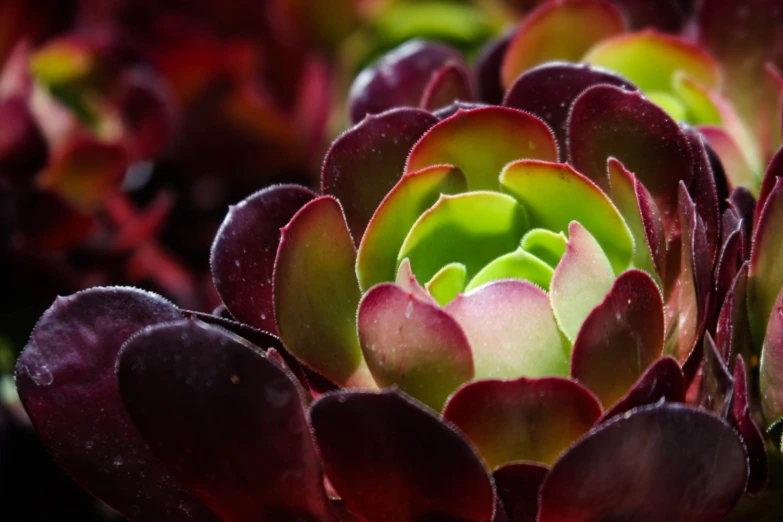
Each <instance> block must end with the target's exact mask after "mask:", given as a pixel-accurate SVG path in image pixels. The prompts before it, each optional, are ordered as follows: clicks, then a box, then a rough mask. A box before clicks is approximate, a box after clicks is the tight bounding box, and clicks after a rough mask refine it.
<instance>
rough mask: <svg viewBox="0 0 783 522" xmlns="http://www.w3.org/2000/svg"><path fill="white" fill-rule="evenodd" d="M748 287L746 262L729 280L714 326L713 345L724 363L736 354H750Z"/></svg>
mask: <svg viewBox="0 0 783 522" xmlns="http://www.w3.org/2000/svg"><path fill="white" fill-rule="evenodd" d="M747 289H748V262H747V261H746V262H745V264H744V265H742V267H741V268H740V269H739V271H737V275H736V276H735V277H734V280H733V281H732V282H731V286H730V287H729V288H728V290H727V292H726V295H725V298H724V299H723V305H722V306H721V309H720V313H719V314H718V323H717V326H716V328H715V345H716V346H717V347H718V352H719V353H720V354H721V356H722V357H723V360H724V362H725V363H726V364H729V363H730V361H732V360H733V359H734V357H736V356H737V355H738V354H750V353H751V352H750V350H751V342H750V324H749V322H748V310H747V308H746V307H745V302H746V296H747V293H746V292H747Z"/></svg>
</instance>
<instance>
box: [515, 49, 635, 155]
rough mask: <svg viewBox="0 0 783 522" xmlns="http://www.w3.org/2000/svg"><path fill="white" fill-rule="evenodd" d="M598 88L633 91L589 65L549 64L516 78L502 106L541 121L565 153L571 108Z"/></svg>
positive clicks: (619, 79) (621, 80)
mask: <svg viewBox="0 0 783 522" xmlns="http://www.w3.org/2000/svg"><path fill="white" fill-rule="evenodd" d="M600 84H607V85H615V86H617V87H620V88H622V89H625V90H628V91H633V90H636V87H635V86H634V85H633V84H632V83H631V82H629V81H628V80H626V79H625V78H623V77H621V76H619V75H617V74H614V73H612V72H610V71H606V70H603V69H599V68H597V67H593V66H592V65H590V64H586V63H583V64H577V63H568V62H551V63H545V64H541V65H539V66H537V67H534V68H533V69H530V70H529V71H527V72H525V73H524V74H522V75H521V76H519V77H518V78H517V79H516V81H514V83H513V84H512V85H511V86H510V87H509V89H508V92H507V93H506V97H505V99H504V100H503V105H506V106H508V107H513V108H515V109H519V110H523V111H525V112H529V113H530V114H532V115H533V116H538V117H539V118H541V119H542V120H543V121H544V123H546V124H547V125H549V127H550V128H551V129H552V131H553V132H554V133H555V137H556V138H557V143H558V145H560V150H563V151H565V150H566V146H567V144H568V136H567V132H568V129H567V123H568V113H569V112H570V111H571V105H572V104H573V102H574V100H575V99H576V98H577V97H578V96H579V95H580V94H582V92H583V91H584V90H585V89H587V88H588V87H592V86H593V85H600Z"/></svg>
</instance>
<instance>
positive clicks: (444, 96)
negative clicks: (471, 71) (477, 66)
mask: <svg viewBox="0 0 783 522" xmlns="http://www.w3.org/2000/svg"><path fill="white" fill-rule="evenodd" d="M472 100H473V93H472V89H471V87H470V78H468V71H467V70H466V69H465V68H464V67H462V66H461V65H459V64H456V63H451V62H450V63H447V64H446V65H444V66H443V67H441V68H440V69H438V70H437V71H435V73H433V75H432V78H430V81H429V82H428V83H427V86H426V87H425V88H424V93H423V94H422V96H421V107H422V108H424V109H427V110H430V111H434V110H436V109H440V108H442V107H447V106H448V105H450V104H452V103H454V102H457V101H466V102H469V101H472Z"/></svg>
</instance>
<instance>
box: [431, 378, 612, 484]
mask: <svg viewBox="0 0 783 522" xmlns="http://www.w3.org/2000/svg"><path fill="white" fill-rule="evenodd" d="M600 416H601V405H600V404H599V403H598V401H597V400H596V398H595V397H594V396H593V394H592V393H590V392H589V391H588V390H587V389H586V388H584V387H583V386H581V385H579V384H577V383H575V382H574V381H570V380H567V379H561V378H558V377H549V378H543V379H526V378H524V377H523V378H521V379H517V380H513V381H496V380H482V381H477V382H472V383H470V384H467V385H465V386H463V387H462V388H460V389H459V391H457V393H455V394H454V396H453V397H451V398H450V399H449V402H448V403H447V404H446V408H445V409H444V410H443V418H444V419H446V420H448V421H449V422H451V423H453V424H454V425H455V426H457V427H458V428H459V429H460V430H461V431H462V433H464V434H465V435H466V436H467V437H468V439H470V441H471V442H473V444H475V446H476V448H478V451H479V453H480V454H481V456H482V457H483V459H484V462H485V463H486V464H487V467H488V468H489V469H492V470H494V469H495V468H497V467H498V466H501V465H503V464H508V463H510V462H513V461H520V460H524V461H533V462H538V463H541V464H546V465H551V464H552V462H554V461H555V459H556V458H557V457H558V455H560V454H561V453H562V452H563V451H564V450H565V449H566V448H568V446H570V445H571V443H573V442H574V441H575V440H577V439H578V438H579V437H581V436H582V435H583V434H585V433H587V431H588V430H589V429H590V428H591V427H592V425H593V424H594V423H595V421H596V420H598V417H600Z"/></svg>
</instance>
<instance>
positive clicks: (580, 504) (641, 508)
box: [538, 403, 747, 522]
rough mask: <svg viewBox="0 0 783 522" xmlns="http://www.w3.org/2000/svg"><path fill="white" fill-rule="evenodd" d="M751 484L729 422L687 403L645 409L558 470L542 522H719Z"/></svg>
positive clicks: (610, 427)
mask: <svg viewBox="0 0 783 522" xmlns="http://www.w3.org/2000/svg"><path fill="white" fill-rule="evenodd" d="M746 478H747V468H746V463H745V450H744V449H743V447H742V443H741V442H740V440H739V439H738V438H737V436H736V435H735V434H734V432H733V431H732V429H731V428H730V427H729V426H728V425H727V424H726V423H725V422H723V421H722V420H720V419H718V418H717V417H715V416H713V415H711V414H709V413H706V412H703V411H700V410H698V409H695V408H691V407H688V406H684V405H681V404H668V403H665V404H658V405H654V406H644V407H641V408H637V409H634V410H631V411H630V412H628V413H627V414H626V415H623V416H620V417H615V418H614V419H612V420H610V421H609V422H607V423H606V424H603V425H601V426H600V427H598V428H597V429H596V430H595V431H593V432H592V433H591V434H589V435H588V436H586V437H585V438H583V439H582V440H581V441H580V442H578V443H577V444H576V445H574V446H573V447H572V448H571V449H570V450H569V451H568V452H567V453H566V454H565V455H563V457H561V458H560V460H558V461H557V462H556V463H555V464H554V466H552V470H551V471H550V472H549V475H547V478H546V479H545V480H544V485H543V487H542V489H541V511H540V512H539V517H538V522H594V521H599V520H600V521H630V520H633V521H634V522H661V521H664V520H665V521H667V522H717V521H718V520H720V519H721V518H722V517H723V516H724V515H725V514H726V513H728V512H729V510H730V509H731V508H732V507H733V506H734V504H735V503H736V502H737V500H738V499H739V497H740V495H741V494H742V492H743V490H744V489H745V481H746Z"/></svg>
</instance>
